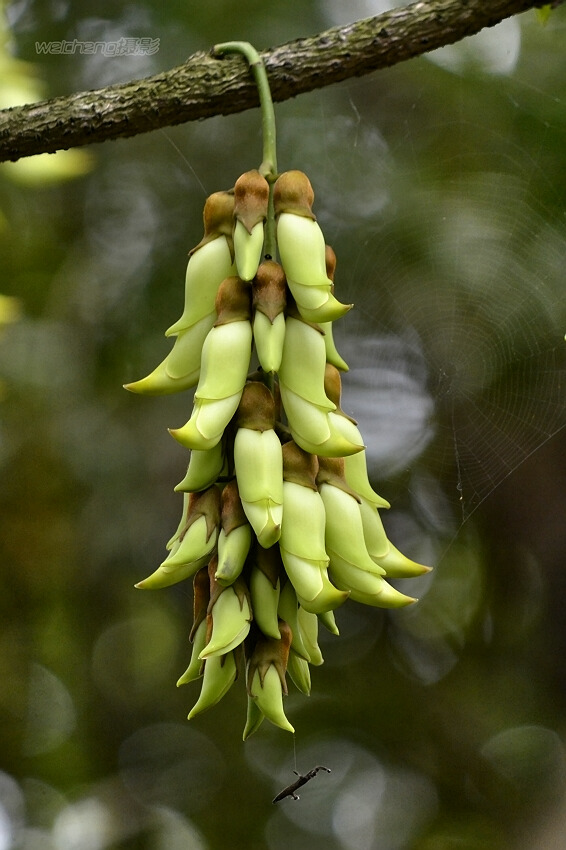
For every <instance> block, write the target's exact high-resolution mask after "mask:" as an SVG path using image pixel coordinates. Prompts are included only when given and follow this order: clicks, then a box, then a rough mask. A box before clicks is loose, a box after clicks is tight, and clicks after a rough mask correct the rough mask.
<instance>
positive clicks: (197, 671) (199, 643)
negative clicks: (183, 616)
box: [177, 620, 206, 688]
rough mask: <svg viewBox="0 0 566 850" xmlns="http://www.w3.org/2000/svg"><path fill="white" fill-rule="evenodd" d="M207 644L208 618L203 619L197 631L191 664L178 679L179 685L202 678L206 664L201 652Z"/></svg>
mask: <svg viewBox="0 0 566 850" xmlns="http://www.w3.org/2000/svg"><path fill="white" fill-rule="evenodd" d="M205 646H206V620H203V621H202V623H201V624H200V625H199V627H198V629H197V630H196V632H195V636H194V639H193V649H192V652H191V660H190V662H189V666H188V667H187V669H186V670H185V672H184V673H183V675H182V676H180V677H179V679H177V687H178V688H180V687H181V685H188V684H189V682H194V681H195V679H200V677H201V676H202V674H203V672H204V664H203V662H202V660H201V658H200V653H201V652H202V650H203V649H204V647H205Z"/></svg>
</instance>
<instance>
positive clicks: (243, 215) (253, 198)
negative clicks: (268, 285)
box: [234, 170, 269, 280]
mask: <svg viewBox="0 0 566 850" xmlns="http://www.w3.org/2000/svg"><path fill="white" fill-rule="evenodd" d="M268 202H269V183H268V182H267V180H266V179H265V177H263V176H262V175H261V174H260V173H259V171H257V170H253V171H247V172H246V173H245V174H242V175H241V177H239V178H238V179H237V180H236V184H235V186H234V216H235V219H236V224H235V227H234V253H235V256H236V266H237V269H238V274H239V276H240V277H241V278H242V280H252V278H253V277H254V276H255V274H256V272H257V269H258V266H259V263H260V260H261V253H262V249H263V225H264V222H265V219H266V218H267V207H268Z"/></svg>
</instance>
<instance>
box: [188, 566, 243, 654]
mask: <svg viewBox="0 0 566 850" xmlns="http://www.w3.org/2000/svg"><path fill="white" fill-rule="evenodd" d="M216 566H217V561H216V559H215V558H214V559H213V560H212V561H211V563H210V567H209V571H210V575H211V579H212V582H211V583H212V593H211V598H210V604H209V606H208V616H209V618H210V621H211V633H210V639H209V641H208V643H207V644H206V646H205V647H204V649H203V650H202V651H201V653H200V655H199V658H201V659H207V658H212V657H213V656H215V655H225V654H226V653H227V652H230V651H231V650H232V649H235V648H236V647H237V646H239V645H240V644H241V643H242V641H243V640H245V638H246V637H247V636H248V632H249V630H250V623H251V620H252V609H251V604H250V598H249V593H248V589H247V587H246V584H245V582H244V581H243V580H242V578H237V579H236V581H235V582H234V583H233V584H231V585H229V587H222V586H221V585H219V584H217V583H216V582H215V581H214V573H215V572H216Z"/></svg>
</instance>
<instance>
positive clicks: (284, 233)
mask: <svg viewBox="0 0 566 850" xmlns="http://www.w3.org/2000/svg"><path fill="white" fill-rule="evenodd" d="M313 200H314V193H313V191H312V186H311V184H310V181H309V179H308V177H307V176H306V174H303V173H302V172H301V171H287V172H285V173H283V174H281V175H280V176H279V177H278V179H277V180H276V182H275V185H274V187H273V202H274V209H275V215H276V218H277V245H278V248H279V254H280V256H281V264H282V266H283V269H284V271H285V275H286V277H287V284H288V286H289V289H290V290H291V292H292V294H293V297H294V299H295V301H296V302H297V307H298V308H299V311H300V313H301V315H303V316H304V318H306V319H308V320H309V321H315V322H323V321H333V320H334V319H336V318H339V316H341V315H343V314H344V313H345V312H347V311H348V310H349V309H350V307H351V305H340V304H339V302H338V301H336V299H335V298H334V296H333V295H332V293H331V289H332V281H331V280H330V279H329V277H328V276H327V273H326V260H325V242H324V236H323V234H322V231H321V229H320V227H319V225H318V223H317V221H316V217H315V216H314V214H313V212H312V208H311V207H312V202H313ZM311 287H316V290H317V291H318V292H317V293H316V294H315V293H313V292H311V293H310V294H309V292H308V291H307V290H308V289H310V288H311ZM313 296H314V298H315V299H322V300H320V301H319V303H316V302H315V303H313V302H312V301H311V300H310V299H311V297H313Z"/></svg>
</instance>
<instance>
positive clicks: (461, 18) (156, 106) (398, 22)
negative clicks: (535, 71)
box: [0, 0, 543, 162]
mask: <svg viewBox="0 0 566 850" xmlns="http://www.w3.org/2000/svg"><path fill="white" fill-rule="evenodd" d="M540 5H543V3H542V0H422V2H417V3H413V4H411V5H410V6H405V7H402V8H398V9H394V10H392V11H390V12H385V13H383V14H381V15H377V16H376V17H373V18H367V19H365V20H362V21H357V22H355V23H352V24H349V25H348V26H344V27H334V28H332V29H329V30H327V31H325V32H322V33H320V34H318V35H315V36H312V37H309V38H301V39H297V40H295V41H291V42H287V43H286V44H282V45H279V46H277V47H274V48H270V49H268V50H265V51H264V52H263V53H262V54H261V56H262V59H263V61H264V63H265V66H266V68H267V73H268V76H269V80H270V85H271V90H272V95H273V99H274V100H275V101H282V100H286V99H287V98H290V97H295V96H296V95H298V94H301V93H304V92H308V91H312V90H313V89H317V88H321V87H323V86H328V85H331V84H332V83H337V82H340V81H342V80H346V79H348V78H350V77H355V76H361V75H363V74H368V73H370V72H372V71H376V70H378V69H380V68H385V67H389V66H391V65H395V64H396V63H398V62H402V61H404V60H406V59H410V58H412V57H415V56H419V55H421V54H422V53H425V52H427V51H429V50H434V49H435V48H437V47H441V46H443V45H445V44H452V43H454V42H456V41H459V40H461V39H462V38H465V37H466V36H469V35H473V34H475V33H477V32H479V31H480V30H481V29H483V28H484V27H489V26H494V25H495V24H497V23H499V22H500V21H502V20H503V19H504V18H507V17H510V16H512V15H516V14H518V13H520V12H523V11H525V10H527V9H530V8H533V7H535V6H540ZM257 105H258V97H257V92H256V89H255V86H254V83H253V80H252V77H251V75H250V73H249V69H248V68H247V66H246V63H245V61H244V60H243V59H242V58H241V57H239V56H226V57H222V58H216V57H215V56H214V55H213V52H212V51H210V52H209V53H203V52H200V53H195V54H194V55H193V56H191V57H190V58H189V59H188V60H187V62H185V63H184V64H183V65H180V66H179V67H177V68H173V69H172V70H170V71H167V72H165V73H161V74H156V75H155V76H152V77H147V78H146V79H142V80H134V81H132V82H130V83H125V84H121V85H114V86H108V87H106V88H103V89H98V90H95V91H87V92H79V93H77V94H73V95H69V96H65V97H58V98H54V99H52V100H46V101H42V102H39V103H35V104H29V105H25V106H21V107H14V108H12V109H7V110H4V111H2V112H0V162H4V161H6V160H17V159H19V158H20V157H24V156H31V155H33V154H38V153H45V152H47V153H53V152H54V151H56V150H60V149H66V148H71V147H78V146H81V145H89V144H92V143H94V142H102V141H105V140H108V139H117V138H126V137H129V136H135V135H137V134H138V133H146V132H148V131H151V130H155V129H158V128H160V127H167V126H172V125H174V124H182V123H185V122H187V121H195V120H198V119H203V118H209V117H211V116H213V115H228V114H230V113H234V112H241V111H243V110H245V109H249V108H250V107H255V106H257Z"/></svg>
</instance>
